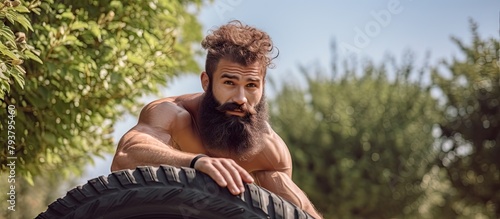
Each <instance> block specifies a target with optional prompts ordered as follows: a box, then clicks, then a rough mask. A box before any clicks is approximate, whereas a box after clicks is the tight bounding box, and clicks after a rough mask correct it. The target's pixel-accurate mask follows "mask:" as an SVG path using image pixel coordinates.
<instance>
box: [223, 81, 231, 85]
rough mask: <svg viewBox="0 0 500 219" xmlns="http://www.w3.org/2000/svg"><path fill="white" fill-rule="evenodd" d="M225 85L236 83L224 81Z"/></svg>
mask: <svg viewBox="0 0 500 219" xmlns="http://www.w3.org/2000/svg"><path fill="white" fill-rule="evenodd" d="M223 83H224V84H227V85H234V83H233V82H232V81H224V82H223Z"/></svg>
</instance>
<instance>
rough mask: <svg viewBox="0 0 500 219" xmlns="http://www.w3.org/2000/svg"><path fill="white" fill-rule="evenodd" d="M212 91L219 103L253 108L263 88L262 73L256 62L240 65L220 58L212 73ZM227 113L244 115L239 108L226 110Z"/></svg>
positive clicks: (260, 96) (259, 98) (258, 100)
mask: <svg viewBox="0 0 500 219" xmlns="http://www.w3.org/2000/svg"><path fill="white" fill-rule="evenodd" d="M211 87H212V92H213V94H214V97H215V99H216V100H217V101H218V102H219V103H222V104H224V103H236V104H238V105H241V106H243V107H246V108H247V109H253V108H254V107H255V106H256V105H257V104H258V103H259V102H260V100H261V98H262V94H263V88H264V74H263V73H262V70H261V67H260V65H259V64H258V63H254V64H252V65H249V66H242V65H240V64H238V63H235V62H231V61H228V60H226V59H221V60H220V61H219V64H218V65H217V70H216V71H215V72H214V74H213V79H212V86H211ZM226 113H227V114H228V115H233V116H240V117H243V116H245V113H244V112H242V111H241V110H238V109H234V110H227V111H226Z"/></svg>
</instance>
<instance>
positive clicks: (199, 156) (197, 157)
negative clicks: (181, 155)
mask: <svg viewBox="0 0 500 219" xmlns="http://www.w3.org/2000/svg"><path fill="white" fill-rule="evenodd" d="M202 157H208V156H207V155H204V154H198V155H196V157H194V158H193V159H192V160H191V164H189V167H190V168H194V165H195V164H196V161H198V160H199V159H200V158H202Z"/></svg>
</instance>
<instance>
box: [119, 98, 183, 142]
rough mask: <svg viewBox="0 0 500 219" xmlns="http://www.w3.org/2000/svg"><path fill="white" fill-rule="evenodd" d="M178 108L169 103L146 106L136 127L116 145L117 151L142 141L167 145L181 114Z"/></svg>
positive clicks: (154, 103)
mask: <svg viewBox="0 0 500 219" xmlns="http://www.w3.org/2000/svg"><path fill="white" fill-rule="evenodd" d="M179 108H180V107H178V106H176V105H175V104H173V103H171V102H160V103H156V102H153V103H150V104H148V105H146V106H145V107H144V108H143V109H142V110H141V113H140V115H139V121H138V122H137V125H135V126H134V127H133V128H132V129H131V130H130V131H128V132H127V133H125V135H124V136H123V137H122V139H121V140H120V142H119V144H118V149H119V150H123V149H126V147H128V146H129V145H133V144H136V143H144V141H147V142H150V143H152V144H165V145H169V144H170V142H171V138H172V130H173V128H175V123H176V121H177V120H178V114H180V113H181V109H179ZM139 138H140V140H139ZM144 138H151V139H149V140H148V139H144ZM155 141H157V142H155Z"/></svg>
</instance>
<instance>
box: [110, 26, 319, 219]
mask: <svg viewBox="0 0 500 219" xmlns="http://www.w3.org/2000/svg"><path fill="white" fill-rule="evenodd" d="M202 46H203V48H204V49H206V50H207V58H206V63H205V71H204V72H202V73H201V84H202V87H203V90H204V91H205V92H204V93H196V94H186V95H182V96H177V97H167V98H163V99H160V100H156V101H153V102H152V103H150V104H148V105H146V106H145V107H144V108H143V109H142V111H141V114H140V116H139V121H138V123H137V125H136V126H135V127H133V128H132V129H131V130H130V131H128V132H127V133H126V134H125V135H124V136H123V137H122V138H121V140H120V142H119V143H118V148H117V150H116V154H115V157H114V159H113V163H112V166H111V170H113V171H116V170H120V169H132V168H135V167H136V166H141V165H150V166H159V165H162V164H167V165H172V166H177V167H192V168H195V169H196V170H199V171H201V172H203V173H205V174H207V175H209V176H210V177H211V178H212V179H213V180H214V181H215V182H216V183H217V184H218V185H219V186H222V187H227V188H228V189H229V191H230V192H231V193H232V194H234V195H238V194H240V193H242V192H244V189H245V187H244V183H253V182H255V183H256V184H258V185H260V186H262V187H264V188H266V189H268V190H270V191H271V192H273V193H275V194H278V195H280V196H281V197H283V198H285V199H286V200H288V201H290V202H292V203H294V204H295V205H297V206H299V207H301V208H302V209H303V210H305V211H306V212H308V213H309V214H311V215H312V216H313V217H315V218H321V216H320V215H319V214H318V213H317V211H316V210H315V209H314V206H313V205H312V203H311V202H310V201H309V200H308V198H307V196H306V195H305V194H304V192H302V191H301V190H300V188H299V187H298V186H297V185H296V184H295V183H294V182H293V181H292V179H291V176H292V160H291V156H290V152H289V150H288V148H287V146H286V144H285V143H284V142H283V140H282V139H281V137H279V136H278V135H277V134H276V133H275V132H274V131H273V129H272V128H271V127H270V125H269V123H268V121H267V118H268V114H267V105H266V102H265V95H264V87H265V77H266V70H267V68H268V67H270V66H271V65H272V60H273V59H274V58H276V56H275V57H271V55H272V54H273V50H274V46H273V44H272V41H271V38H270V37H269V35H268V34H267V33H265V32H263V31H261V30H259V29H256V28H254V27H251V26H248V25H243V24H242V23H241V22H239V21H232V22H230V23H228V24H226V25H223V26H221V27H219V28H218V29H216V30H214V31H212V32H211V33H210V34H209V35H208V36H206V38H205V39H204V40H203V41H202Z"/></svg>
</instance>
